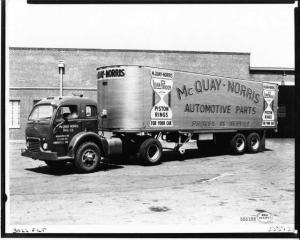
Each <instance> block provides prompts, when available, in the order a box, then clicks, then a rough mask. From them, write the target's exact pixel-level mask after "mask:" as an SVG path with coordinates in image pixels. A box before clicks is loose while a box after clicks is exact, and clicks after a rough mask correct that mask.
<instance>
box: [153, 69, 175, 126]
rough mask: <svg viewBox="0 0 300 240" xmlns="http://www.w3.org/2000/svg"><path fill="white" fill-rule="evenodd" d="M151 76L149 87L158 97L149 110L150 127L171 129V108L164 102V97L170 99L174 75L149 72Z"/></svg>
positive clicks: (156, 71)
mask: <svg viewBox="0 0 300 240" xmlns="http://www.w3.org/2000/svg"><path fill="white" fill-rule="evenodd" d="M151 75H152V78H151V87H152V89H153V91H154V93H155V94H156V95H158V97H159V101H158V103H156V104H154V106H153V107H152V109H151V121H150V127H172V126H173V121H172V110H171V106H169V104H167V103H166V102H165V97H166V96H168V97H170V96H169V93H170V92H171V90H172V87H173V80H172V79H173V76H174V73H173V72H165V71H164V72H162V71H160V70H151ZM155 94H154V96H153V97H154V98H155ZM169 102H170V101H169Z"/></svg>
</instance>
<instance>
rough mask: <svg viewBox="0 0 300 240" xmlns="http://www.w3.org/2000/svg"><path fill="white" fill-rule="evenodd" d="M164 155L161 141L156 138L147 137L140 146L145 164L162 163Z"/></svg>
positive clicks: (141, 156)
mask: <svg viewBox="0 0 300 240" xmlns="http://www.w3.org/2000/svg"><path fill="white" fill-rule="evenodd" d="M161 156H162V146H161V143H160V142H159V141H158V140H157V139H155V138H148V139H146V140H145V141H144V142H143V143H142V144H141V146H140V149H139V157H140V159H141V160H142V162H143V164H144V165H156V164H158V163H160V160H161Z"/></svg>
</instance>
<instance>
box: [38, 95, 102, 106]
mask: <svg viewBox="0 0 300 240" xmlns="http://www.w3.org/2000/svg"><path fill="white" fill-rule="evenodd" d="M78 103H83V104H86V105H97V103H96V102H95V101H94V100H92V99H90V98H87V97H83V96H82V95H80V96H62V97H59V96H56V97H47V98H43V99H41V100H40V101H39V102H38V103H37V104H38V105H40V104H51V105H56V106H60V105H68V104H70V105H72V104H78Z"/></svg>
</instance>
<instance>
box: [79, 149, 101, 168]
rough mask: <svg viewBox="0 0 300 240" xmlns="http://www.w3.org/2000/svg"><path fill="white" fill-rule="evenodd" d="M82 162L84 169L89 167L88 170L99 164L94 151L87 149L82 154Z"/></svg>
mask: <svg viewBox="0 0 300 240" xmlns="http://www.w3.org/2000/svg"><path fill="white" fill-rule="evenodd" d="M81 160H82V163H83V165H84V167H87V168H90V167H93V166H94V165H95V163H96V162H97V154H96V152H95V151H94V150H92V149H87V150H85V151H84V153H83V154H82V158H81Z"/></svg>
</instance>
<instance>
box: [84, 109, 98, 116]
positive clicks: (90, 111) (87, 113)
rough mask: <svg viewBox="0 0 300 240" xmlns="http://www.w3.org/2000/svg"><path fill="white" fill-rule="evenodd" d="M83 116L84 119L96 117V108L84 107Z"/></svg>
mask: <svg viewBox="0 0 300 240" xmlns="http://www.w3.org/2000/svg"><path fill="white" fill-rule="evenodd" d="M85 116H86V117H96V116H97V108H96V107H95V106H85Z"/></svg>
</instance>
